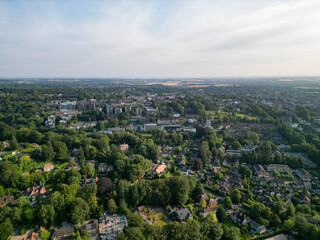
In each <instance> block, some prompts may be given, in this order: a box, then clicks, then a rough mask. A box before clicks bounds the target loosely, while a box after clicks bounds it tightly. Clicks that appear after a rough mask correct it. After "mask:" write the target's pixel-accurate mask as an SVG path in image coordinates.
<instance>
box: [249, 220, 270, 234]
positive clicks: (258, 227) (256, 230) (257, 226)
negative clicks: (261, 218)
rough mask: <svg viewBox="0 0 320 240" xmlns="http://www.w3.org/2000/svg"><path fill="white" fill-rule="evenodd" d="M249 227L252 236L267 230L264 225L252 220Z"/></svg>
mask: <svg viewBox="0 0 320 240" xmlns="http://www.w3.org/2000/svg"><path fill="white" fill-rule="evenodd" d="M250 227H251V234H252V236H259V235H261V234H263V233H264V232H266V231H267V229H266V227H265V226H264V225H260V224H258V223H257V222H255V221H253V220H251V221H250Z"/></svg>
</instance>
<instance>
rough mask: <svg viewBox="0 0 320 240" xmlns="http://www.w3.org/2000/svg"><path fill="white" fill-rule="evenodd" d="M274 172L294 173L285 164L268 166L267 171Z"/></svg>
mask: <svg viewBox="0 0 320 240" xmlns="http://www.w3.org/2000/svg"><path fill="white" fill-rule="evenodd" d="M273 170H277V171H288V172H290V173H291V172H292V170H291V168H290V167H289V166H288V165H285V164H269V165H268V166H267V171H268V172H273Z"/></svg>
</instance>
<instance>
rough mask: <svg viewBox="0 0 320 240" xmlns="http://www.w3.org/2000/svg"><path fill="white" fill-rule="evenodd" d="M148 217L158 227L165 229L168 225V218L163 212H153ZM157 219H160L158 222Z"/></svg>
mask: <svg viewBox="0 0 320 240" xmlns="http://www.w3.org/2000/svg"><path fill="white" fill-rule="evenodd" d="M148 215H149V218H150V219H151V221H152V222H154V221H156V222H155V223H154V225H156V226H160V227H163V226H165V225H166V224H167V220H166V216H165V214H164V213H163V212H160V213H155V212H151V213H150V214H148ZM157 217H158V220H156V218H157Z"/></svg>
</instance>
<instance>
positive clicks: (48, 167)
mask: <svg viewBox="0 0 320 240" xmlns="http://www.w3.org/2000/svg"><path fill="white" fill-rule="evenodd" d="M53 169H54V166H53V164H52V163H46V164H45V165H43V167H42V171H43V172H51V171H52V170H53Z"/></svg>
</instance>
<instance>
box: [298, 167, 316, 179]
mask: <svg viewBox="0 0 320 240" xmlns="http://www.w3.org/2000/svg"><path fill="white" fill-rule="evenodd" d="M296 173H297V175H298V176H299V177H300V178H301V179H302V180H303V181H308V182H310V181H311V179H312V176H311V174H310V173H308V172H307V171H306V170H305V169H303V168H300V169H298V170H297V171H296Z"/></svg>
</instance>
